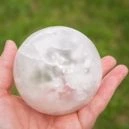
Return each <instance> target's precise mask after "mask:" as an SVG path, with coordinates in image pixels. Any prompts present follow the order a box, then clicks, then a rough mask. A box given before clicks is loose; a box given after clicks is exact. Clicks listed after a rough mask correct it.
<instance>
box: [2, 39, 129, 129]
mask: <svg viewBox="0 0 129 129" xmlns="http://www.w3.org/2000/svg"><path fill="white" fill-rule="evenodd" d="M16 51H17V48H16V46H15V43H14V42H13V41H7V43H6V46H5V49H4V51H3V53H2V55H1V56H0V129H91V128H92V127H93V125H94V124H95V121H96V119H97V117H98V116H99V115H100V113H101V112H102V111H103V110H104V109H105V107H106V106H107V104H108V103H109V101H110V99H111V97H112V95H113V93H114V92H115V90H116V88H117V87H118V86H119V84H120V83H121V81H122V80H123V79H124V78H125V76H126V75H127V73H128V69H127V68H126V66H124V65H117V66H116V60H115V59H114V58H113V57H111V56H107V57H104V58H103V59H102V65H103V80H102V83H101V86H100V89H99V91H98V92H97V94H96V96H95V97H94V98H93V99H92V101H91V102H90V103H89V104H88V105H86V106H85V107H83V108H82V109H80V110H79V111H77V112H75V113H72V114H68V115H64V116H49V115H45V114H42V113H39V112H37V111H35V110H34V109H32V108H31V107H29V106H28V105H26V103H24V101H23V100H22V98H20V97H18V96H13V95H11V93H10V89H11V85H12V82H13V74H12V69H13V62H14V57H15V55H16ZM123 99H124V98H123Z"/></svg>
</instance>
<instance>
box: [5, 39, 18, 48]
mask: <svg viewBox="0 0 129 129" xmlns="http://www.w3.org/2000/svg"><path fill="white" fill-rule="evenodd" d="M8 47H11V49H17V46H16V44H15V42H14V41H13V40H7V41H6V42H5V49H6V48H8Z"/></svg>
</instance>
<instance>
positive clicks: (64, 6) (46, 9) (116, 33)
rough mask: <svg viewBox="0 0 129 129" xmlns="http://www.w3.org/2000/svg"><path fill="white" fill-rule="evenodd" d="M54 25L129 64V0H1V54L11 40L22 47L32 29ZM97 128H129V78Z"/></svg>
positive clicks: (97, 123) (103, 53)
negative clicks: (74, 32)
mask: <svg viewBox="0 0 129 129" xmlns="http://www.w3.org/2000/svg"><path fill="white" fill-rule="evenodd" d="M52 25H64V26H69V27H73V28H76V29H77V30H80V31H81V32H83V33H84V34H86V35H87V36H88V37H89V38H90V39H91V40H92V41H93V42H94V43H95V45H96V47H97V48H98V50H99V52H100V54H101V56H105V55H113V56H114V57H115V58H116V59H117V60H118V63H124V64H126V65H127V66H129V0H53V1H52V0H0V53H1V52H2V50H3V47H4V44H5V41H6V40H7V39H13V40H14V41H16V43H17V46H20V44H21V43H22V42H23V41H24V40H25V38H27V37H28V36H29V35H30V34H31V33H32V32H35V31H37V30H38V29H41V28H44V27H47V26H52ZM13 92H14V93H15V90H14V91H13ZM94 129H129V79H128V78H127V79H126V80H125V81H124V83H122V84H121V87H120V88H119V89H118V90H117V92H116V94H115V95H114V96H113V98H112V101H111V102H110V104H109V105H108V107H107V108H106V110H105V111H104V112H103V114H102V115H101V116H100V117H99V119H98V120H97V122H96V125H95V127H94Z"/></svg>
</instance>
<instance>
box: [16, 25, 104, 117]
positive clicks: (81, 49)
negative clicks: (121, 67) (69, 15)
mask: <svg viewBox="0 0 129 129" xmlns="http://www.w3.org/2000/svg"><path fill="white" fill-rule="evenodd" d="M101 79H102V67H101V59H100V55H99V53H98V51H97V49H96V47H95V45H94V44H93V43H92V41H91V40H90V39H88V37H87V36H85V35H84V34H82V33H81V32H79V31H77V30H75V29H73V28H69V27H64V26H52V27H47V28H45V29H41V30H39V31H37V32H35V33H33V34H32V35H30V36H29V37H28V38H27V39H26V40H25V41H24V42H23V44H22V45H21V47H20V48H19V49H18V51H17V54H16V57H15V62H14V80H15V85H16V87H17V89H18V91H19V94H20V95H21V97H22V98H23V100H24V101H25V102H26V103H27V104H28V105H29V106H30V107H32V108H33V109H35V110H37V111H38V112H41V113H45V114H49V115H65V114H68V113H72V112H75V111H77V110H79V109H80V108H82V107H83V106H84V105H86V104H87V103H88V102H89V101H90V100H91V99H92V98H93V97H94V96H95V94H96V92H97V90H98V88H99V86H100V82H101Z"/></svg>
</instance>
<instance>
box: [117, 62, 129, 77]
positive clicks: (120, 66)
mask: <svg viewBox="0 0 129 129" xmlns="http://www.w3.org/2000/svg"><path fill="white" fill-rule="evenodd" d="M117 68H118V69H119V70H120V71H121V73H122V74H124V75H125V76H126V75H127V74H128V73H129V69H128V67H127V66H126V65H124V64H120V65H118V66H117Z"/></svg>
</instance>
